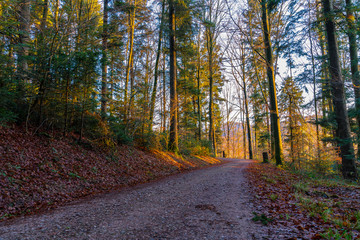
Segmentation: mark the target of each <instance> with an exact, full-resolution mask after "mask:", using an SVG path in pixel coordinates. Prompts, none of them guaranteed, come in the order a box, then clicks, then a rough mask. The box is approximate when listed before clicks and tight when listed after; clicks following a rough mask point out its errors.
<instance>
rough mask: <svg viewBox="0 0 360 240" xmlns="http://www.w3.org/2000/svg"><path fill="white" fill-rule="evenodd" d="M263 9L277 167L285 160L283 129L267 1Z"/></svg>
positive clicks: (263, 2)
mask: <svg viewBox="0 0 360 240" xmlns="http://www.w3.org/2000/svg"><path fill="white" fill-rule="evenodd" d="M261 9H262V15H261V18H262V25H263V34H264V45H265V55H266V72H267V77H268V80H269V96H270V117H271V126H272V127H271V129H272V133H273V134H272V136H273V139H274V150H275V151H274V153H275V154H274V155H275V160H276V165H280V164H282V159H283V148H282V142H281V129H280V119H279V110H278V104H277V96H276V85H275V75H274V66H273V65H274V64H273V54H272V47H271V41H270V29H269V20H268V5H267V0H262V1H261Z"/></svg>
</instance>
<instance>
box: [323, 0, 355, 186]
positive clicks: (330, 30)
mask: <svg viewBox="0 0 360 240" xmlns="http://www.w3.org/2000/svg"><path fill="white" fill-rule="evenodd" d="M322 3H323V13H324V16H325V29H326V33H327V46H328V54H329V62H330V66H329V70H330V75H331V79H330V85H331V91H332V99H333V104H334V110H335V119H336V122H337V127H336V135H337V139H336V140H337V144H338V146H339V147H340V156H341V159H342V174H343V176H344V178H346V179H356V178H357V172H356V168H355V161H354V149H353V145H352V140H351V135H350V125H349V117H348V112H347V109H346V101H345V93H344V83H343V79H342V75H341V68H340V61H339V52H338V45H337V40H336V29H335V21H334V19H333V15H334V11H333V6H332V5H333V4H332V0H322Z"/></svg>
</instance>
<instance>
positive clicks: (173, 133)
mask: <svg viewBox="0 0 360 240" xmlns="http://www.w3.org/2000/svg"><path fill="white" fill-rule="evenodd" d="M169 28H170V29H169V30H170V34H169V37H170V39H169V40H170V43H169V44H170V49H169V51H170V137H169V150H170V151H173V152H178V151H179V146H178V126H177V124H178V119H177V113H178V109H177V108H178V101H177V92H176V85H177V84H176V81H177V80H176V49H175V29H176V26H175V6H174V0H169Z"/></svg>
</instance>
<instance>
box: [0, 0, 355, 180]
mask: <svg viewBox="0 0 360 240" xmlns="http://www.w3.org/2000/svg"><path fill="white" fill-rule="evenodd" d="M359 11H360V4H359V1H357V0H346V1H342V0H322V1H320V0H301V1H291V0H246V1H245V0H244V1H232V0H167V1H165V0H162V1H160V0H156V1H146V0H113V1H110V0H103V1H99V0H33V1H31V0H1V5H0V68H1V70H0V122H1V125H2V126H11V125H12V124H16V125H20V126H23V129H24V130H23V131H25V132H26V133H28V134H33V135H36V134H40V133H42V134H45V133H44V131H45V132H48V133H52V132H57V133H58V134H61V135H63V136H64V137H66V136H69V135H71V136H73V137H76V138H77V141H78V142H82V141H84V139H85V140H86V141H90V142H92V143H95V144H97V145H98V146H99V147H104V148H111V147H112V146H115V145H118V144H130V145H136V146H139V147H142V148H152V149H160V150H166V151H170V152H175V153H178V154H182V155H212V156H226V157H234V158H235V157H237V158H244V159H246V158H248V159H262V158H263V156H264V157H265V158H264V160H265V161H266V160H267V159H266V155H267V154H269V160H270V161H274V162H275V163H276V164H277V165H281V164H287V165H289V166H291V167H292V168H293V169H298V170H299V169H301V170H304V171H315V172H317V173H320V174H333V173H334V172H341V173H342V175H343V177H344V178H346V179H356V178H358V170H357V165H359V161H358V160H357V159H358V158H359V154H360V153H359V150H360V147H359V146H360V90H359V86H360V74H359V59H358V54H359V49H358V43H359V38H360V30H359V29H360V14H359V13H360V12H359Z"/></svg>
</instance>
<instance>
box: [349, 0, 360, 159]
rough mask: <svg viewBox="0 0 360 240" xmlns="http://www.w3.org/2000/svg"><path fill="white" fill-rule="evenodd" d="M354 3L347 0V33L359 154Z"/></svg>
mask: <svg viewBox="0 0 360 240" xmlns="http://www.w3.org/2000/svg"><path fill="white" fill-rule="evenodd" d="M353 9H354V5H353V3H352V1H351V0H346V20H347V24H348V29H347V35H348V38H349V52H350V67H351V79H352V82H353V86H354V95H355V108H356V122H357V136H358V155H359V153H360V149H359V146H360V74H359V57H358V46H357V41H356V23H355V16H354V10H353Z"/></svg>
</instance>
